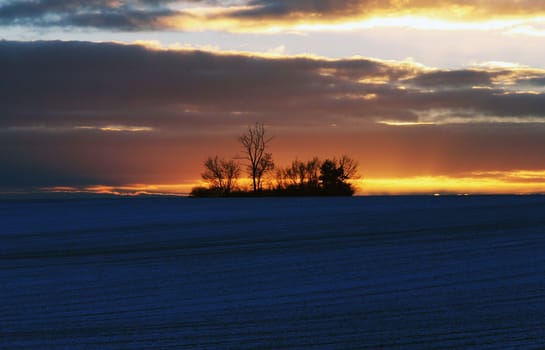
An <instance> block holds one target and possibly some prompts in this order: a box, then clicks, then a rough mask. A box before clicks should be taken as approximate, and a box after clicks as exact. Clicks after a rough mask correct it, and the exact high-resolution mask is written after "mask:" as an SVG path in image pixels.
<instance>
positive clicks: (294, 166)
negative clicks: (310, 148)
mask: <svg viewBox="0 0 545 350" xmlns="http://www.w3.org/2000/svg"><path fill="white" fill-rule="evenodd" d="M238 140H239V143H240V144H241V146H242V151H243V153H242V155H240V156H237V157H234V159H230V160H226V159H224V158H219V157H218V156H214V157H208V158H207V159H206V160H205V161H204V172H203V173H202V174H201V176H202V178H203V180H205V181H206V182H207V183H208V187H196V188H194V189H193V190H192V191H191V195H192V196H195V197H210V196H218V197H228V196H255V195H259V196H268V195H270V196H351V195H353V194H354V192H355V190H354V188H353V186H352V185H351V184H350V183H349V182H348V180H350V179H354V178H357V176H358V174H357V172H358V171H357V167H358V163H357V162H356V161H355V160H353V159H352V158H350V157H348V156H346V155H343V156H342V157H340V158H334V159H326V160H323V161H322V160H320V159H319V158H318V157H314V158H312V159H311V160H308V161H300V160H298V159H295V160H294V161H292V163H291V164H290V165H289V166H287V167H285V168H282V167H276V166H275V164H274V161H273V158H272V154H271V153H269V152H267V145H268V144H269V142H270V141H271V138H267V137H266V133H265V128H264V126H263V124H261V123H256V124H255V125H252V126H249V127H248V130H247V131H246V133H244V134H243V135H242V136H240V137H239V139H238ZM236 160H243V161H245V166H246V173H247V174H248V176H249V177H250V179H251V181H252V189H251V191H244V190H241V189H240V188H238V186H237V180H238V178H239V176H240V174H241V172H242V167H241V165H240V163H238V162H237V161H236ZM266 176H269V177H271V178H272V181H271V184H270V185H269V187H268V188H266V189H265V188H264V187H263V183H264V179H265V177H266Z"/></svg>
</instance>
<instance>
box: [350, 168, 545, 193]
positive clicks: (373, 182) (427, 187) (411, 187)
mask: <svg viewBox="0 0 545 350" xmlns="http://www.w3.org/2000/svg"><path fill="white" fill-rule="evenodd" d="M353 183H354V185H355V186H357V187H358V189H359V191H358V194H362V195H381V194H394V195H395V194H430V195H431V194H435V193H439V194H535V193H542V194H544V193H545V171H512V172H501V171H498V172H475V173H471V174H468V175H467V176H461V177H451V176H415V177H406V178H395V177H390V178H366V179H363V180H355V181H354V182H353Z"/></svg>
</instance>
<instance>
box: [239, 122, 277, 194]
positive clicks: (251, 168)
mask: <svg viewBox="0 0 545 350" xmlns="http://www.w3.org/2000/svg"><path fill="white" fill-rule="evenodd" d="M238 140H239V142H240V143H241V145H242V148H243V151H244V155H243V156H242V157H241V158H242V159H245V160H247V161H248V175H250V177H251V178H252V185H253V190H254V192H257V191H258V190H261V189H262V179H263V176H264V175H265V173H267V172H268V171H271V170H272V169H274V162H273V160H272V154H271V153H267V152H265V150H266V147H267V144H268V143H269V142H270V140H271V139H270V138H268V139H267V138H265V127H264V126H263V124H262V123H259V122H257V123H255V125H253V126H249V127H248V130H247V131H246V133H245V134H243V135H242V136H240V137H239V138H238Z"/></svg>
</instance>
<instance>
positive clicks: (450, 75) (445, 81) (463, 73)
mask: <svg viewBox="0 0 545 350" xmlns="http://www.w3.org/2000/svg"><path fill="white" fill-rule="evenodd" d="M499 75H501V72H487V71H478V70H457V71H436V72H430V73H423V74H420V75H418V76H417V77H416V78H413V79H409V80H407V82H408V83H410V84H415V85H416V86H420V87H431V88H433V87H450V88H461V87H472V86H484V85H490V84H491V83H492V80H493V79H494V78H495V77H497V76H499Z"/></svg>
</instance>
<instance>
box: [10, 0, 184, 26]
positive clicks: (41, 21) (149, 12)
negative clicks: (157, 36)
mask: <svg viewBox="0 0 545 350" xmlns="http://www.w3.org/2000/svg"><path fill="white" fill-rule="evenodd" d="M172 2H176V1H172V0H170V1H169V0H136V1H132V0H131V1H127V0H120V1H112V0H89V1H83V0H76V1H74V0H36V1H11V2H8V3H6V4H5V5H3V6H2V5H0V25H1V24H3V25H10V24H16V25H33V26H76V27H94V28H107V29H117V30H146V29H156V28H160V27H162V25H161V24H160V20H161V19H162V18H167V17H169V16H172V15H174V14H176V15H179V16H182V15H187V14H184V13H182V12H179V11H173V10H171V9H169V8H168V7H166V5H168V4H169V3H172Z"/></svg>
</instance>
